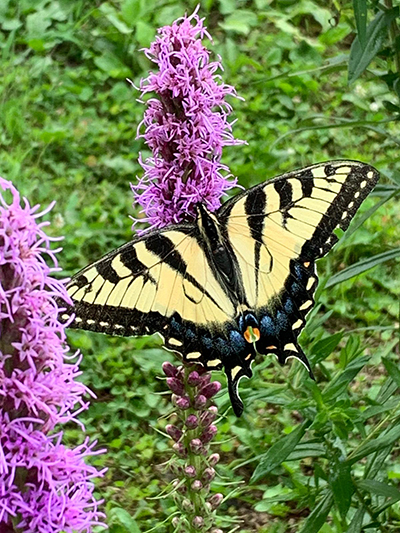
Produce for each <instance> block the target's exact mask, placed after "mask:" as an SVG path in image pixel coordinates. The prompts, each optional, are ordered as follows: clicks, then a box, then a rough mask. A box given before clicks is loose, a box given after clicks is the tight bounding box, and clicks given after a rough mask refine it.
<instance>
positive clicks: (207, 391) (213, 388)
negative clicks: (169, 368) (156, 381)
mask: <svg viewBox="0 0 400 533" xmlns="http://www.w3.org/2000/svg"><path fill="white" fill-rule="evenodd" d="M169 379H173V378H169ZM167 382H168V379H167ZM220 390H221V383H220V382H219V381H213V382H212V383H209V384H208V385H205V386H204V387H203V388H202V389H201V390H200V394H202V395H203V396H205V397H206V398H207V399H209V398H212V397H213V396H215V395H216V394H217V392H219V391H220Z"/></svg>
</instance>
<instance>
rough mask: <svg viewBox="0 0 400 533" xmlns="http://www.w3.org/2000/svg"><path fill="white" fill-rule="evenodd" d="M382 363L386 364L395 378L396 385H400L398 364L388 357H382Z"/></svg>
mask: <svg viewBox="0 0 400 533" xmlns="http://www.w3.org/2000/svg"><path fill="white" fill-rule="evenodd" d="M382 363H383V364H384V365H385V368H386V370H387V372H388V374H389V376H390V377H391V378H392V379H393V381H394V382H395V383H396V385H397V386H398V387H400V370H399V368H398V365H397V364H395V363H394V362H393V361H392V360H391V359H388V358H387V357H383V358H382Z"/></svg>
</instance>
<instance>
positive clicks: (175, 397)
mask: <svg viewBox="0 0 400 533" xmlns="http://www.w3.org/2000/svg"><path fill="white" fill-rule="evenodd" d="M179 398H180V396H177V395H176V394H171V403H172V405H173V406H174V407H176V402H177V401H178V400H179Z"/></svg>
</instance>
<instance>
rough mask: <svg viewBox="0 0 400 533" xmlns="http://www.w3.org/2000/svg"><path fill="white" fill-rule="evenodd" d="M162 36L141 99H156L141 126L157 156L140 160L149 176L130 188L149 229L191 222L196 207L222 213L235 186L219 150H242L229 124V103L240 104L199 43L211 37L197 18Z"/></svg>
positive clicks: (169, 28)
mask: <svg viewBox="0 0 400 533" xmlns="http://www.w3.org/2000/svg"><path fill="white" fill-rule="evenodd" d="M193 22H194V24H193ZM158 33H159V36H158V37H157V38H156V40H155V42H154V43H152V44H151V45H150V48H148V49H145V54H146V56H147V57H148V58H149V59H150V60H151V61H152V62H153V63H154V64H155V65H156V66H157V68H158V72H151V73H150V74H149V76H148V77H147V78H144V79H142V80H141V83H140V90H141V93H142V97H143V96H145V95H146V94H148V93H155V97H152V98H150V99H148V100H147V102H146V104H147V109H146V111H145V114H144V120H143V122H142V123H141V124H140V125H139V129H140V127H141V126H142V125H144V126H145V132H144V134H142V135H140V134H139V129H138V137H143V138H144V140H145V142H146V144H147V145H148V146H149V148H150V149H151V151H152V153H153V155H152V157H149V158H147V159H146V160H145V161H143V160H142V159H141V158H139V162H140V164H141V166H142V167H143V169H144V171H145V173H144V176H143V178H142V179H141V180H139V183H138V184H137V185H134V186H132V189H133V192H134V196H135V203H138V204H139V205H141V206H142V207H143V211H144V213H145V215H146V218H145V219H144V220H145V221H147V222H149V223H150V225H151V226H152V227H162V226H165V225H167V224H170V223H176V222H180V221H183V220H187V219H188V218H191V217H193V216H194V212H195V211H194V206H195V204H196V203H198V202H204V203H205V204H206V205H207V207H208V208H209V209H210V210H211V211H214V210H215V209H217V208H218V207H219V206H220V199H221V196H222V195H223V194H224V192H225V191H226V190H228V189H230V188H231V187H234V186H235V185H236V180H235V179H231V180H229V179H228V178H229V177H230V176H231V175H230V173H229V169H228V167H226V166H225V165H223V164H222V163H221V154H222V148H223V147H224V146H227V145H235V144H241V143H242V142H243V141H238V140H235V139H234V137H233V135H232V132H231V129H232V124H230V123H229V122H228V120H227V117H228V115H229V114H230V113H231V111H232V108H231V106H230V105H229V104H228V103H227V102H226V100H225V97H226V96H227V95H231V96H237V95H236V91H235V89H234V88H233V87H231V86H230V85H225V84H224V83H223V82H222V81H221V78H220V76H219V75H218V74H216V71H217V70H218V69H220V70H222V66H221V64H220V62H218V61H214V62H210V52H209V50H207V49H206V48H205V47H204V45H203V44H202V41H201V39H202V38H203V37H205V36H207V37H208V38H209V39H210V40H211V37H210V35H209V34H208V32H207V30H206V28H205V27H204V26H203V19H200V18H199V17H198V15H197V10H196V11H195V12H194V13H193V15H191V16H190V17H187V16H185V17H183V18H181V19H178V20H177V21H175V22H174V23H173V24H172V25H171V26H165V27H163V28H160V29H159V30H158Z"/></svg>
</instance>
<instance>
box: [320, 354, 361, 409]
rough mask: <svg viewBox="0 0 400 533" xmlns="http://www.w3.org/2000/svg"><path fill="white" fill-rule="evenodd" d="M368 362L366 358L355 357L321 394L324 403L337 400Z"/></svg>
mask: <svg viewBox="0 0 400 533" xmlns="http://www.w3.org/2000/svg"><path fill="white" fill-rule="evenodd" d="M368 361H369V357H368V356H364V357H357V359H354V360H353V361H352V362H351V363H350V364H349V365H347V367H346V368H345V370H344V371H343V372H340V373H339V374H337V375H336V376H335V378H334V379H333V380H332V381H331V382H330V383H329V385H328V386H327V387H326V388H325V390H324V392H323V394H322V397H323V399H324V401H325V402H326V401H329V400H333V399H335V398H337V397H338V396H339V394H341V393H342V392H343V391H344V390H345V389H346V387H347V386H348V385H349V383H350V382H351V381H352V380H353V379H354V378H355V377H356V375H357V374H358V373H359V372H360V370H361V369H362V368H363V366H364V365H365V364H366V363H367V362H368Z"/></svg>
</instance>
